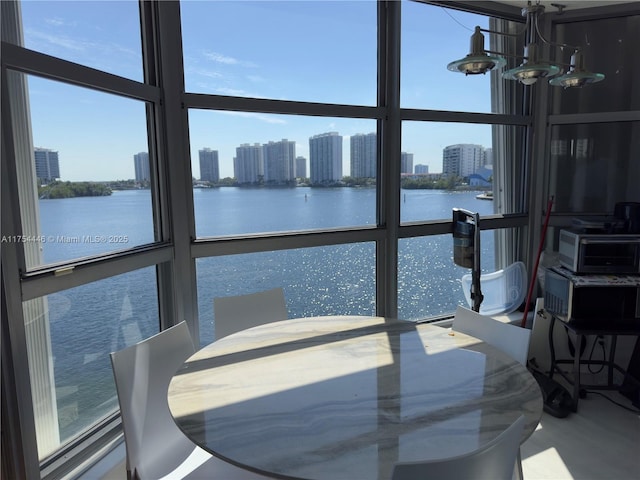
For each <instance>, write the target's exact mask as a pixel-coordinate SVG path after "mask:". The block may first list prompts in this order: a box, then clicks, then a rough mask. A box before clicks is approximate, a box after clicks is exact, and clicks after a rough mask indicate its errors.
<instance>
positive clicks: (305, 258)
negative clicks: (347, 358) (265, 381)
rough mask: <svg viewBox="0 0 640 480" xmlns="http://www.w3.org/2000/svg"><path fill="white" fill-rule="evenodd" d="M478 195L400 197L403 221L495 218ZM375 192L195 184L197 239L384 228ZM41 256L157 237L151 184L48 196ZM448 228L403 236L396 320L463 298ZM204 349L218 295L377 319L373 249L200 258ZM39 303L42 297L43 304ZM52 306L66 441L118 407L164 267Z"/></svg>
mask: <svg viewBox="0 0 640 480" xmlns="http://www.w3.org/2000/svg"><path fill="white" fill-rule="evenodd" d="M477 194H478V192H448V191H438V190H407V191H403V192H402V198H401V217H402V221H403V222H411V221H420V220H435V219H450V218H451V215H452V214H451V210H452V209H453V208H456V207H457V208H465V209H468V210H471V211H477V212H479V213H480V214H481V215H487V214H491V213H492V209H493V203H492V202H490V201H486V200H478V199H476V198H475V196H476V195H477ZM375 200H376V192H375V189H372V188H330V189H312V188H289V189H286V188H283V189H259V188H257V189H240V188H233V187H229V188H212V189H196V190H194V209H195V218H196V232H197V235H198V236H199V237H208V236H221V235H238V234H248V233H260V232H274V231H287V230H310V229H319V228H338V227H354V226H362V225H375ZM39 208H40V218H41V228H42V231H41V234H42V236H43V238H45V239H47V240H46V241H45V242H44V243H42V245H41V246H42V262H43V263H45V264H46V263H52V262H58V261H64V260H70V259H73V258H78V257H83V256H88V255H95V254H101V253H106V252H108V251H113V250H119V249H123V248H130V247H133V246H136V245H142V244H145V243H150V242H152V241H153V238H154V234H153V222H152V211H151V196H150V192H149V191H148V190H132V191H121V192H114V193H113V195H112V196H109V197H88V198H69V199H55V200H40V202H39ZM452 245H453V239H452V236H451V235H439V236H433V237H425V238H414V239H402V240H401V241H400V245H399V259H398V264H399V279H398V280H399V292H398V304H399V315H398V316H399V317H400V318H405V319H417V318H424V317H428V316H432V315H438V314H443V313H447V312H451V311H453V310H455V307H456V305H458V304H461V303H464V296H463V292H462V290H461V286H460V282H459V280H460V278H461V277H462V275H464V274H465V273H468V272H469V270H468V269H464V268H461V267H457V266H455V265H454V264H453V260H452V257H453V253H452ZM482 245H483V248H482V250H483V257H482V258H483V260H482V261H483V267H484V269H485V271H486V270H493V268H494V254H493V234H492V233H491V232H484V233H483V239H482ZM196 268H197V284H198V309H199V318H200V325H201V327H200V328H201V335H200V339H199V342H197V343H200V344H206V343H209V342H211V341H212V340H213V339H214V338H215V319H214V318H213V298H215V297H218V296H226V295H237V294H240V293H248V292H254V291H258V290H263V289H267V288H272V287H275V286H282V287H284V290H285V297H286V300H287V307H288V311H289V316H290V317H291V318H294V317H302V316H314V315H332V314H353V315H372V314H375V244H374V243H373V242H367V243H362V244H348V245H336V246H326V247H315V248H304V249H294V250H284V251H276V252H261V253H253V254H245V255H231V256H222V257H212V258H202V259H197V261H196ZM38 301H41V300H35V301H33V302H38ZM42 302H44V309H45V310H46V311H48V319H49V324H50V333H51V346H52V355H53V358H54V374H55V381H56V388H57V391H58V402H59V403H58V414H59V424H60V429H61V436H62V438H63V439H65V438H71V437H73V436H74V435H75V434H76V433H78V432H80V431H82V430H83V429H84V428H86V427H87V426H88V425H90V424H91V423H93V422H95V421H96V420H97V419H98V418H100V417H101V416H103V415H105V414H106V413H108V412H110V411H112V410H113V409H114V408H116V406H117V403H116V399H115V390H114V385H113V380H112V374H111V366H110V363H109V357H108V354H109V352H111V351H114V350H118V349H120V348H123V347H124V346H125V345H127V344H131V343H133V342H135V341H138V340H140V339H142V338H144V337H147V336H150V335H152V334H153V333H155V332H157V330H158V296H157V289H156V272H155V268H153V267H149V268H145V269H141V270H137V271H134V272H130V273H127V274H124V275H119V276H116V277H112V278H108V279H106V280H101V281H98V282H94V283H91V284H87V285H82V286H80V287H76V288H73V289H70V290H66V291H63V292H59V293H56V294H52V295H48V296H47V298H46V299H43V300H42Z"/></svg>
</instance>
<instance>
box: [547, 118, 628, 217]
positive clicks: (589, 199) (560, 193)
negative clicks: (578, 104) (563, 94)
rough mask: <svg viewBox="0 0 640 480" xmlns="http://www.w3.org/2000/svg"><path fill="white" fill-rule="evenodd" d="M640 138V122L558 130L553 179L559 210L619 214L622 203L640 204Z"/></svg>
mask: <svg viewBox="0 0 640 480" xmlns="http://www.w3.org/2000/svg"><path fill="white" fill-rule="evenodd" d="M638 138H640V122H619V123H590V124H579V125H557V126H554V127H553V128H552V129H551V152H550V153H551V155H550V162H551V175H550V176H549V193H550V195H553V196H554V197H555V201H554V211H556V212H563V213H580V212H583V213H584V212H589V213H606V214H613V211H614V207H615V204H616V203H617V202H623V201H631V202H638V201H640V190H639V189H638V179H639V178H640V164H639V163H638V158H639V157H640V142H638V140H637V139H638ZM634 139H635V140H634Z"/></svg>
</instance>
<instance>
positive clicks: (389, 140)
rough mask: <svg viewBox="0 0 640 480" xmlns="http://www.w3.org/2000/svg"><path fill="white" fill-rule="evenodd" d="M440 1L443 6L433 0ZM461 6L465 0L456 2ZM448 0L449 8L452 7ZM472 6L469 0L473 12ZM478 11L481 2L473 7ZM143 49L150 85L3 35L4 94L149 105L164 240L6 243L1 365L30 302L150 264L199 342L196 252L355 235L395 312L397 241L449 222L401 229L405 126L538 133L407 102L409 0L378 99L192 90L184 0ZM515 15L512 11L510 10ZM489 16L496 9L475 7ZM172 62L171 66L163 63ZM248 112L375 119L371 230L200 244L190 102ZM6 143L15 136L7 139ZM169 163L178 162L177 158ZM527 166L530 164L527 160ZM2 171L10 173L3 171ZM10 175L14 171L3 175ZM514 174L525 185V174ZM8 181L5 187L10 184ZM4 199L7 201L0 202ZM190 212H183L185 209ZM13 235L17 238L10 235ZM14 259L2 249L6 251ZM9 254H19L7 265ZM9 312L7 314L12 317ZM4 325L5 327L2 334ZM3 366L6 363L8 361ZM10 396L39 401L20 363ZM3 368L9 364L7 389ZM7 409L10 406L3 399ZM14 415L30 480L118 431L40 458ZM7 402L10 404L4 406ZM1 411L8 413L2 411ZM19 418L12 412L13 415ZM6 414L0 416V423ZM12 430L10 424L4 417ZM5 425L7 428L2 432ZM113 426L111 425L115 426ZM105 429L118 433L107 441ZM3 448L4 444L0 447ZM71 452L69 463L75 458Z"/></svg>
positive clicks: (27, 408)
mask: <svg viewBox="0 0 640 480" xmlns="http://www.w3.org/2000/svg"><path fill="white" fill-rule="evenodd" d="M432 3H443V2H432ZM455 3H458V2H455ZM447 6H452V5H449V4H448V5H447ZM465 8H466V7H465ZM468 9H469V10H470V11H471V10H475V8H473V6H471V7H470V8H468ZM140 11H141V32H142V50H143V63H144V72H145V81H144V82H136V81H134V80H130V79H126V78H123V77H119V76H117V75H113V74H109V73H106V72H102V71H99V70H96V69H93V68H90V67H86V66H82V65H78V64H75V63H73V62H69V61H66V60H62V59H59V58H55V57H51V56H48V55H45V54H42V53H38V52H34V51H31V50H28V49H26V48H23V47H20V46H18V45H15V44H12V43H7V42H4V41H3V42H2V84H3V87H2V88H3V92H2V93H3V94H5V98H7V96H6V94H7V89H6V82H5V80H6V76H7V69H10V70H15V71H18V72H21V73H26V74H30V75H37V76H40V77H43V78H48V79H52V80H56V81H61V82H64V83H67V84H70V85H77V86H82V87H86V88H90V89H93V90H97V91H102V92H106V93H109V94H115V95H120V96H124V97H127V98H133V99H136V100H141V101H144V102H146V104H147V126H148V127H147V128H148V141H149V157H150V159H153V161H152V162H151V164H152V171H153V172H154V173H152V185H153V187H152V201H153V205H154V208H153V211H154V212H155V213H154V225H155V229H156V238H157V239H158V240H157V241H156V242H155V243H153V244H152V245H147V246H142V247H137V248H134V249H130V250H126V251H123V252H117V253H114V254H110V255H100V256H97V257H95V258H91V259H82V260H73V261H69V262H64V263H63V264H61V265H57V266H55V267H46V268H43V269H38V270H36V271H31V272H28V273H24V272H26V269H25V268H24V266H25V262H24V252H23V251H22V249H21V248H20V247H19V246H18V245H9V246H7V247H6V248H8V250H9V253H7V254H5V251H6V250H5V245H3V272H2V280H3V285H2V287H3V292H2V293H3V300H4V299H5V297H6V304H3V313H7V314H8V316H7V318H10V321H9V322H7V331H8V333H9V335H8V339H9V340H8V342H5V343H7V344H8V349H7V348H4V349H3V353H2V355H3V360H4V358H5V355H8V356H9V357H8V358H9V359H10V360H11V361H10V362H9V364H13V365H19V364H21V363H20V362H23V363H22V364H24V361H25V360H26V344H25V338H24V318H23V314H22V302H23V301H24V300H27V299H31V298H36V297H38V296H41V295H44V294H48V293H54V292H57V291H61V290H65V289H68V288H71V287H72V286H78V285H82V284H85V283H88V282H91V281H95V280H99V279H103V278H107V277H111V276H114V275H118V274H120V273H126V272H128V271H131V270H135V269H138V268H143V267H147V266H153V265H156V266H158V271H157V276H158V289H159V292H158V297H159V299H160V306H159V309H160V316H161V325H160V327H161V328H166V327H167V326H170V324H171V323H172V321H171V320H170V319H172V318H174V319H175V318H180V319H186V320H187V322H188V323H189V325H190V327H191V331H192V335H193V336H194V338H199V332H198V321H197V319H198V312H197V298H196V294H197V288H196V284H195V282H196V271H195V259H196V258H203V257H209V256H217V255H228V254H239V253H253V252H260V251H276V250H282V249H293V248H304V247H314V246H324V245H338V244H348V243H353V242H375V244H376V249H375V250H376V274H375V275H376V312H377V314H378V315H383V316H389V317H394V316H397V310H398V306H397V277H398V271H397V268H398V240H399V239H402V238H411V237H417V236H430V235H441V234H445V233H446V234H449V233H451V222H450V221H449V220H446V219H443V220H441V221H425V222H416V223H413V224H404V225H401V224H400V194H399V192H400V162H399V161H393V160H394V159H397V160H399V157H400V152H401V123H402V121H405V120H419V121H427V122H428V121H432V122H461V123H484V124H491V125H501V124H506V125H521V126H525V127H527V128H531V126H532V119H531V116H529V115H524V116H522V115H495V114H485V113H466V112H453V111H434V110H417V109H408V108H401V107H400V79H399V74H400V61H401V59H400V35H401V28H400V27H401V3H400V2H394V1H389V2H386V1H381V2H378V3H377V11H378V20H377V22H378V23H377V26H378V37H377V49H378V61H377V72H378V87H377V105H376V106H373V107H372V106H357V105H342V104H325V103H313V102H297V101H282V100H271V99H253V98H244V97H227V96H220V95H209V94H207V95H202V94H196V93H186V92H185V89H184V76H183V73H182V71H181V70H180V69H179V68H171V67H172V66H177V65H180V66H181V65H182V47H181V27H180V5H179V3H178V2H140ZM509 12H511V13H513V12H514V10H513V9H509ZM476 13H491V14H495V13H496V12H487V11H484V12H479V11H476ZM161 66H164V67H165V68H162V67H161ZM6 103H7V102H3V105H2V118H3V119H7V118H11V116H10V112H9V111H8V106H7V105H6ZM189 108H198V109H214V110H241V111H247V112H260V113H281V114H297V115H312V116H320V117H322V116H327V117H354V118H365V119H372V120H375V121H376V123H377V130H376V131H377V134H378V135H377V141H378V148H377V152H378V161H377V178H378V179H379V181H378V185H377V193H376V197H377V202H376V204H377V206H376V222H377V225H376V226H375V227H367V226H365V227H358V228H344V229H325V230H320V231H313V232H304V233H301V232H284V233H278V234H270V235H261V236H258V235H244V236H234V237H232V238H224V239H196V238H195V225H194V214H193V198H192V195H191V194H190V193H189V187H190V186H191V159H190V145H189V142H188V137H189V130H188V128H189V126H188V109H189ZM9 123H10V122H3V128H2V135H3V147H2V162H3V165H2V166H3V175H2V192H3V193H2V199H3V205H8V207H9V208H8V210H9V213H8V215H7V214H5V213H4V212H3V220H2V221H3V223H2V230H3V233H5V232H7V234H19V233H20V232H21V231H22V228H21V225H20V216H19V208H20V207H19V205H18V204H17V198H18V195H17V185H16V178H15V168H14V166H13V165H12V162H11V161H10V158H12V157H13V154H12V153H13V149H14V148H15V146H14V145H12V142H11V139H12V138H13V131H12V129H13V125H9ZM4 140H8V141H7V142H5V141H4ZM169 159H172V161H169ZM525 165H526V164H525ZM5 172H7V173H8V175H7V174H5ZM7 177H8V178H7ZM518 181H522V179H519V180H518ZM5 187H6V188H5ZM5 200H7V203H6V204H5V203H4V201H5ZM525 211H526V210H523V213H521V214H512V215H494V216H491V217H488V218H487V219H483V222H482V230H491V229H501V228H518V227H522V226H526V225H527V224H528V216H527V214H526V213H525ZM185 213H186V214H185ZM14 232H15V233H14ZM5 255H6V256H5ZM11 258H13V259H14V260H8V261H5V260H7V259H11ZM63 267H64V268H71V267H72V268H73V271H74V273H73V275H66V276H56V270H59V269H60V268H63ZM5 310H6V312H5ZM4 329H5V326H4V324H3V331H4ZM3 365H7V363H6V362H5V363H3ZM12 372H13V373H15V374H16V375H15V376H16V378H15V381H14V382H13V385H12V386H14V385H15V391H14V392H12V398H13V399H17V400H19V399H25V398H29V399H30V398H31V386H30V382H29V378H28V374H27V375H26V378H25V375H24V374H22V375H20V374H19V372H18V371H17V370H15V369H14V370H12ZM5 378H7V379H8V378H9V374H8V373H7V374H5V371H4V370H3V386H4V382H5ZM3 405H4V403H3ZM13 405H14V406H15V409H14V408H12V409H11V413H12V414H16V417H15V419H16V420H14V421H12V422H11V425H10V427H9V428H13V427H14V426H17V428H15V430H16V431H22V435H21V436H19V437H16V438H20V442H21V443H20V445H19V446H18V452H17V454H16V455H15V456H12V460H8V461H9V462H10V463H11V465H10V466H9V467H8V468H9V469H11V468H13V469H14V470H15V471H19V470H20V468H23V469H24V471H25V472H28V474H27V475H25V476H26V477H27V478H30V477H31V476H36V473H37V475H38V476H39V475H40V474H42V475H44V476H45V477H47V476H52V477H53V476H55V475H57V474H58V472H59V471H61V470H65V469H68V468H69V467H70V466H71V465H72V464H74V463H75V464H79V463H81V462H82V461H84V460H85V459H86V458H88V456H90V455H91V454H92V453H94V452H95V451H96V450H97V449H98V447H99V445H100V444H101V442H100V441H99V440H100V437H102V440H101V441H102V444H105V442H106V441H107V440H108V441H111V442H113V441H114V440H113V432H114V431H116V430H117V429H118V428H119V427H118V424H117V421H116V422H115V424H111V427H112V429H111V430H105V429H100V428H96V429H95V430H92V431H90V432H87V435H86V436H84V437H83V438H81V439H79V441H77V442H74V443H73V444H71V445H68V446H66V447H65V448H64V449H62V450H60V451H58V452H56V454H54V455H53V456H52V457H50V458H48V459H46V460H45V461H43V462H39V461H38V459H37V453H35V452H37V445H36V440H35V433H34V432H35V427H34V422H33V408H32V405H31V404H30V402H19V401H18V402H14V403H13ZM3 409H4V408H3ZM3 414H4V413H3ZM10 418H12V416H11V417H10ZM3 420H4V418H3ZM5 425H6V423H5ZM4 428H6V427H3V429H4ZM114 429H115V430H114ZM109 433H111V434H112V435H111V436H109ZM3 449H4V444H3ZM68 457H73V458H68ZM4 468H6V462H3V469H4Z"/></svg>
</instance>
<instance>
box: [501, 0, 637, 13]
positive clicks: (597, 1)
mask: <svg viewBox="0 0 640 480" xmlns="http://www.w3.org/2000/svg"><path fill="white" fill-rule="evenodd" d="M497 1H498V3H504V4H507V5H513V6H514V7H525V6H526V5H527V1H526V0H497ZM531 3H533V4H536V3H539V4H540V5H542V6H544V8H545V11H546V12H554V11H557V8H556V7H554V6H553V5H554V4H559V5H564V6H565V8H564V10H578V9H581V8H591V7H604V6H608V5H615V4H619V3H634V1H633V0H540V1H535V0H532V2H531Z"/></svg>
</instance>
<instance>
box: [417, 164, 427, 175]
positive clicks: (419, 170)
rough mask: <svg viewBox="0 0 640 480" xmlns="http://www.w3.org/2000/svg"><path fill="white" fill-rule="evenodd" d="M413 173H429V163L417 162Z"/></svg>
mask: <svg viewBox="0 0 640 480" xmlns="http://www.w3.org/2000/svg"><path fill="white" fill-rule="evenodd" d="M415 173H417V174H425V173H429V165H423V164H421V163H419V164H418V165H416V166H415Z"/></svg>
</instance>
